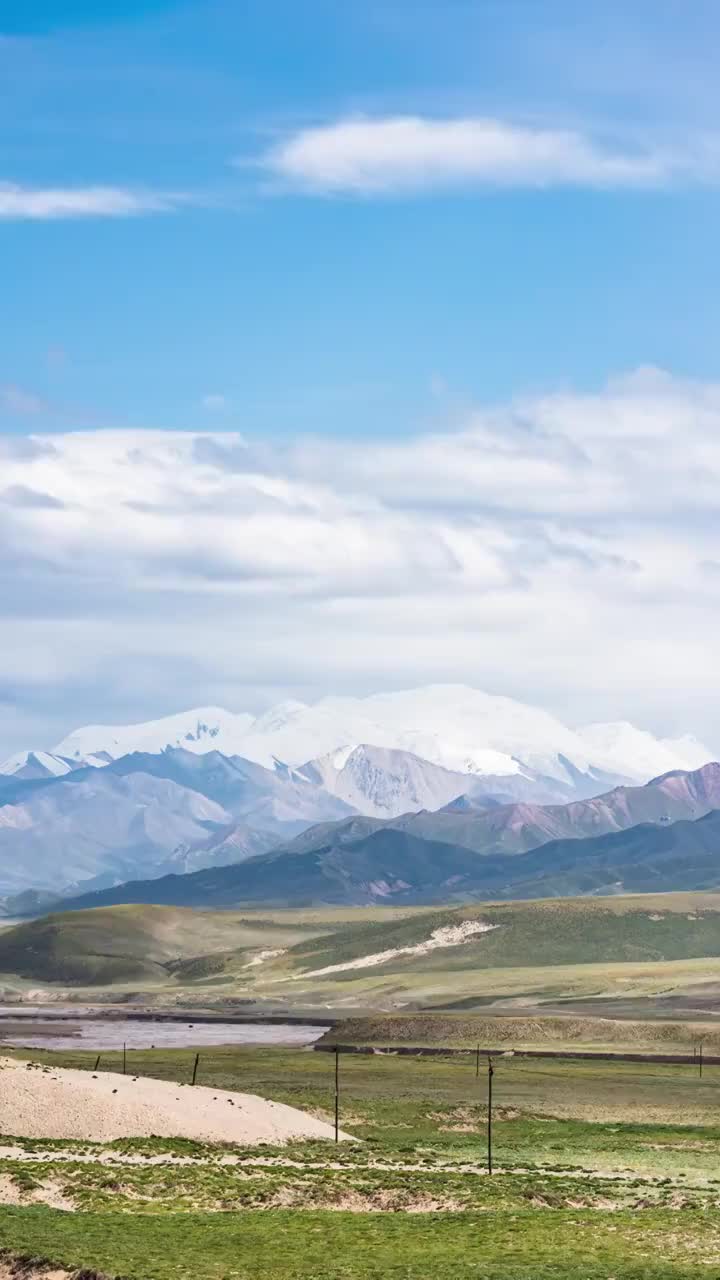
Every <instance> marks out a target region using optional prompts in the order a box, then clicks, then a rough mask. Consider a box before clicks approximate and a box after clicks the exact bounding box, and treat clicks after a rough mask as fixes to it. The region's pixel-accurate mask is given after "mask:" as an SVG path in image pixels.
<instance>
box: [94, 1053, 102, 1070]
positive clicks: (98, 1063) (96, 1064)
mask: <svg viewBox="0 0 720 1280" xmlns="http://www.w3.org/2000/svg"><path fill="white" fill-rule="evenodd" d="M101 1058H102V1054H101V1053H99V1054H98V1056H97V1058H96V1059H95V1066H94V1067H93V1071H97V1069H98V1067H99V1066H100V1059H101Z"/></svg>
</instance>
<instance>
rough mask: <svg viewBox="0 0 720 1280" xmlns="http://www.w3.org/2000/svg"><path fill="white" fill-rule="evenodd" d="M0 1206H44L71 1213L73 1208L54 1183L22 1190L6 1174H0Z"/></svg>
mask: <svg viewBox="0 0 720 1280" xmlns="http://www.w3.org/2000/svg"><path fill="white" fill-rule="evenodd" d="M0 1204H15V1205H28V1204H46V1205H47V1206H48V1208H49V1209H64V1210H66V1211H71V1210H72V1209H74V1208H75V1205H74V1204H73V1202H72V1200H69V1199H68V1197H67V1196H66V1195H65V1194H64V1193H63V1191H62V1188H61V1187H59V1186H58V1184H57V1183H56V1182H53V1181H52V1180H51V1181H49V1182H48V1181H46V1182H43V1183H42V1184H41V1185H40V1186H37V1187H31V1188H27V1189H26V1188H24V1187H22V1186H20V1185H19V1184H18V1183H17V1182H15V1181H14V1179H13V1178H11V1177H10V1176H9V1175H8V1174H4V1173H3V1174H0Z"/></svg>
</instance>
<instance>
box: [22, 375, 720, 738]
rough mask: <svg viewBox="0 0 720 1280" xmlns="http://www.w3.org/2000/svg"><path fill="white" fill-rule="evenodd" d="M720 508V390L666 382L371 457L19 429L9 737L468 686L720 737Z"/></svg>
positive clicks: (517, 409)
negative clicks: (205, 709) (205, 708)
mask: <svg viewBox="0 0 720 1280" xmlns="http://www.w3.org/2000/svg"><path fill="white" fill-rule="evenodd" d="M719 495H720V387H718V386H711V385H701V384H693V383H683V382H679V381H676V380H673V379H672V378H670V377H669V376H667V375H665V374H663V373H661V372H658V371H655V370H645V371H639V372H638V373H636V374H634V375H632V376H631V377H628V378H624V379H621V380H619V381H616V382H614V383H611V384H610V385H609V386H608V387H607V388H606V389H605V390H604V391H603V392H601V393H598V394H596V395H578V394H573V393H569V392H565V393H561V394H557V395H551V396H546V397H542V398H537V399H533V400H528V401H517V402H514V403H511V404H507V405H501V406H496V407H490V408H483V409H478V410H477V411H476V412H475V413H473V414H470V415H469V416H468V417H467V418H466V419H465V420H464V421H462V422H460V423H456V424H455V425H454V426H453V427H452V428H449V429H448V430H446V431H442V432H440V431H439V432H436V433H430V434H423V435H418V436H416V437H414V438H411V439H396V440H394V441H387V442H380V443H378V442H372V443H371V444H369V443H367V442H365V441H363V440H359V439H358V440H351V441H347V442H344V443H340V442H338V441H334V442H333V441H328V440H316V439H310V438H308V439H302V440H297V441H296V442H295V443H294V444H292V445H291V446H289V447H288V446H284V447H283V448H280V447H274V446H266V445H263V444H261V443H259V442H253V441H252V440H249V441H246V440H245V439H243V438H242V437H240V436H237V435H235V434H232V433H217V432H216V433H204V432H203V433H197V434H196V433H192V432H188V433H171V432H161V431H154V432H153V431H147V432H141V431H126V432H116V431H105V432H102V431H98V432H83V433H71V434H66V435H59V436H52V437H26V438H12V437H9V438H8V437H6V438H5V439H4V440H1V439H0V545H1V546H2V549H3V550H2V558H1V560H0V602H1V604H0V609H1V613H2V619H3V623H2V627H1V628H0V671H2V680H1V681H0V703H3V701H4V702H5V703H6V704H7V706H8V707H9V708H10V711H9V712H8V714H9V715H11V716H12V717H13V721H12V725H11V729H12V731H11V732H10V730H8V729H7V728H6V731H5V733H6V737H7V739H8V740H7V741H5V740H4V741H3V742H2V744H1V745H2V746H3V748H4V749H10V748H14V747H17V746H20V745H24V744H23V741H22V739H23V738H24V737H26V736H28V737H29V734H30V729H31V728H32V731H33V735H34V737H33V741H37V734H38V728H37V726H38V725H39V724H44V725H46V726H47V732H46V736H45V739H44V740H47V741H51V740H52V738H53V737H57V736H59V734H60V732H61V731H63V730H65V729H67V728H69V727H71V726H72V725H74V724H76V723H80V722H83V721H86V720H88V719H94V720H96V719H101V718H104V717H108V718H112V717H116V718H121V719H122V718H133V717H135V718H138V719H139V718H142V717H144V716H147V715H150V714H156V713H160V712H165V711H170V710H172V709H178V708H179V707H180V706H182V705H184V704H188V705H190V704H192V703H195V702H197V703H209V702H225V703H228V704H229V705H230V706H231V707H232V708H235V709H240V708H241V707H242V706H244V705H248V706H250V708H251V709H259V705H262V701H263V692H262V691H266V692H267V699H268V700H270V698H273V697H276V696H278V695H282V694H283V693H286V692H287V693H292V692H295V693H297V694H299V695H300V696H305V695H308V696H312V694H313V693H322V692H326V691H331V690H335V691H363V690H372V689H375V688H382V687H385V688H388V687H400V686H407V685H411V684H413V683H418V682H422V681H425V680H443V679H445V680H463V681H467V682H469V683H475V684H477V685H479V686H484V687H486V688H488V689H489V690H491V691H496V692H505V693H508V694H511V695H514V696H517V697H521V698H526V699H534V700H536V701H538V702H540V703H544V704H545V705H547V706H548V707H550V708H551V709H554V710H556V711H558V712H560V713H562V714H563V715H564V716H565V717H566V719H568V720H575V721H576V722H580V721H582V720H585V719H596V718H600V719H605V718H616V717H618V716H619V715H621V714H627V715H629V716H632V717H633V718H635V719H637V720H640V721H645V722H647V723H648V724H649V725H650V726H651V727H653V728H657V729H659V730H662V731H666V732H676V731H677V730H680V729H689V730H694V731H697V732H698V733H700V734H701V735H703V736H707V737H709V738H710V745H711V746H712V745H713V742H715V743H720V724H718V719H719V717H718V715H717V712H716V710H715V708H714V705H713V698H712V696H711V694H712V693H713V692H714V687H715V681H716V666H717V660H716V647H717V646H716V624H717V611H718V603H720V543H719V542H718V537H717V527H718V515H719V514H720V513H719V511H718V508H719V507H720V497H719ZM258 689H259V690H260V691H261V692H260V694H258V692H257V690H258ZM23 723H26V725H27V730H28V732H27V735H25V734H24V733H22V732H21V727H22V725H23Z"/></svg>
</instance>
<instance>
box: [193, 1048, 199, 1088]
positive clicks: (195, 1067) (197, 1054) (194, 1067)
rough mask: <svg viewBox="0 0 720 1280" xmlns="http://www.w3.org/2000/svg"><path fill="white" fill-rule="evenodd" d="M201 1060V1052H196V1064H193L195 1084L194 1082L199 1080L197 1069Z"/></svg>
mask: <svg viewBox="0 0 720 1280" xmlns="http://www.w3.org/2000/svg"><path fill="white" fill-rule="evenodd" d="M199 1061H200V1054H199V1053H196V1054H195V1065H194V1066H193V1078H192V1082H193V1084H194V1083H195V1081H196V1080H197V1071H198V1062H199Z"/></svg>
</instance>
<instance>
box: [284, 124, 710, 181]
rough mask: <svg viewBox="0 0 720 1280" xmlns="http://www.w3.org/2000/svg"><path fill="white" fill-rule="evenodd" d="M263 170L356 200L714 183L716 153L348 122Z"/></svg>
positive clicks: (318, 132) (569, 134) (534, 131)
mask: <svg viewBox="0 0 720 1280" xmlns="http://www.w3.org/2000/svg"><path fill="white" fill-rule="evenodd" d="M263 164H264V167H265V168H266V170H267V171H268V172H269V173H270V174H271V175H273V176H274V177H275V178H277V179H280V181H281V182H283V183H287V184H290V185H291V186H293V187H297V188H300V189H303V190H306V191H308V192H328V193H343V192H346V193H350V194H356V195H362V194H366V195H367V194H378V193H392V192H403V191H411V190H423V189H429V188H436V187H437V188H443V187H457V186H463V185H465V186H469V185H486V186H500V187H508V186H513V187H548V186H584V187H647V186H656V185H659V184H664V183H666V182H668V181H670V180H672V179H673V178H674V177H676V176H678V175H680V174H683V173H685V174H688V173H694V174H696V175H700V174H702V175H705V176H710V175H716V174H717V171H718V166H717V153H716V149H715V148H714V147H713V146H711V145H709V144H708V143H705V144H704V145H703V147H702V148H701V149H700V148H693V150H692V154H690V153H688V154H685V155H678V154H676V153H673V152H669V151H664V150H659V149H655V148H653V147H650V148H628V147H622V146H616V145H611V144H607V143H604V142H602V141H599V140H596V139H593V138H592V137H590V136H589V135H587V134H584V133H581V132H578V131H577V130H574V129H545V128H533V127H527V126H520V125H516V124H511V123H508V122H506V121H503V120H499V119H493V118H473V117H469V118H462V119H429V118H424V117H421V116H389V117H383V118H375V119H366V118H351V119H344V120H339V121H336V122H334V123H330V124H324V125H319V126H317V127H314V128H305V129H301V130H300V131H298V132H297V133H294V134H291V135H290V136H289V137H287V138H285V139H283V140H282V141H280V142H278V143H277V144H275V145H274V146H273V147H272V148H271V149H270V150H269V151H268V152H267V154H266V155H265V156H264V158H263Z"/></svg>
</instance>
